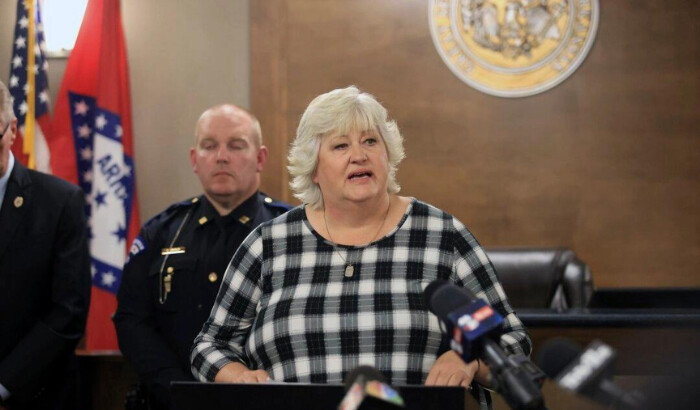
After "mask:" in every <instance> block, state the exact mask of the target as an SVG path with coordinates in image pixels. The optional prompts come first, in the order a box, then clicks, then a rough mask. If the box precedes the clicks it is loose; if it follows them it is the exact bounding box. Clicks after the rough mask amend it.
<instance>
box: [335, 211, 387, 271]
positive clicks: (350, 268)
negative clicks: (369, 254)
mask: <svg viewBox="0 0 700 410" xmlns="http://www.w3.org/2000/svg"><path fill="white" fill-rule="evenodd" d="M390 208H391V197H389V205H388V206H387V207H386V212H385V213H384V219H382V224H381V225H379V229H377V232H376V233H375V234H374V236H373V237H372V239H370V243H371V242H374V240H375V239H377V235H379V232H381V231H382V227H383V226H384V224H385V223H386V217H387V216H388V215H389V209H390ZM323 223H324V224H326V232H328V237H329V238H330V240H331V245H333V250H334V251H335V253H336V254H338V256H339V257H340V259H342V260H343V263H344V264H345V277H346V278H350V277H352V275H353V274H354V273H355V267H354V266H353V264H352V263H350V262H348V260H347V259H346V258H344V257H343V255H342V254H341V253H340V251H338V246H337V245H336V244H335V240H334V239H333V236H331V231H330V229H328V220H326V206H325V205H324V206H323Z"/></svg>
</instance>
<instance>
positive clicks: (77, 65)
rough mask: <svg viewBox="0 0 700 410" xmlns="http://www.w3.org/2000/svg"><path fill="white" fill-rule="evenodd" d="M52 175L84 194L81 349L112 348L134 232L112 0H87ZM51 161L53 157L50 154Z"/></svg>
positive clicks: (122, 74) (121, 51) (122, 55)
mask: <svg viewBox="0 0 700 410" xmlns="http://www.w3.org/2000/svg"><path fill="white" fill-rule="evenodd" d="M53 130H54V136H55V138H56V141H54V142H55V143H54V144H53V146H52V152H54V151H53V148H54V147H56V149H57V150H60V151H61V152H62V153H64V154H65V155H62V157H61V158H60V162H59V161H52V165H54V166H53V168H54V173H55V174H56V175H59V176H61V177H63V178H65V179H68V180H69V181H73V182H75V183H78V184H79V185H80V186H81V187H82V188H83V190H84V191H85V194H86V203H87V206H86V212H87V215H88V221H89V227H90V253H91V257H92V283H93V287H92V300H91V303H90V313H89V316H88V324H87V330H86V339H85V348H86V349H88V350H113V349H117V348H118V346H117V339H116V333H115V330H114V326H113V324H112V320H111V317H112V315H113V314H114V312H115V310H116V306H117V302H116V293H117V290H118V289H119V284H120V282H121V275H122V267H123V266H124V261H125V259H126V255H127V253H128V252H127V251H128V249H127V248H128V244H129V243H131V242H132V241H133V238H134V237H135V236H136V235H137V233H138V229H139V225H140V224H139V219H138V205H137V200H136V189H135V188H136V184H135V179H134V162H133V153H134V148H133V135H132V128H131V97H130V95H129V74H128V67H127V61H126V47H125V44H124V35H123V31H122V23H121V15H120V10H119V0H90V1H89V3H88V5H87V9H86V11H85V17H84V18H83V23H82V25H81V27H80V32H79V33H78V38H77V40H76V43H75V47H74V48H73V50H72V51H71V55H70V58H69V59H68V64H67V67H66V72H65V75H64V77H63V83H62V84H61V90H60V91H59V94H58V97H57V101H56V108H55V112H54V123H53ZM52 158H53V159H55V155H54V156H53V157H52Z"/></svg>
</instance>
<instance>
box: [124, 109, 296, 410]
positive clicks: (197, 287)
mask: <svg viewBox="0 0 700 410" xmlns="http://www.w3.org/2000/svg"><path fill="white" fill-rule="evenodd" d="M266 160H267V148H266V147H265V146H264V145H263V144H262V134H261V131H260V124H259V122H258V120H257V119H256V118H255V117H254V116H253V115H252V114H251V113H250V112H248V111H246V110H244V109H242V108H240V107H237V106H235V105H230V104H223V105H219V106H216V107H212V108H210V109H208V110H207V111H205V112H204V113H203V114H202V115H201V117H200V118H199V121H197V125H196V127H195V139H194V146H193V147H192V148H191V149H190V162H191V165H192V169H193V171H194V172H195V173H196V174H197V176H198V177H199V180H200V183H201V185H202V189H203V191H204V193H203V195H200V196H197V197H194V198H190V199H188V200H186V201H182V202H179V203H176V204H174V205H171V206H170V207H169V208H167V209H166V210H165V211H163V212H161V213H160V214H158V215H156V216H155V217H153V218H152V219H151V220H150V221H148V222H147V223H146V224H145V225H144V226H143V228H142V229H141V232H140V233H139V236H138V237H137V238H136V239H135V240H134V243H133V244H132V246H131V252H130V255H129V260H128V261H127V263H126V265H125V267H124V274H123V276H122V282H121V286H120V288H119V294H118V295H117V300H118V303H119V306H118V308H117V313H116V315H115V317H114V324H115V325H116V328H117V336H118V338H119V347H120V348H121V350H122V352H123V353H124V355H125V356H126V358H127V359H129V361H130V362H131V364H132V365H133V367H134V369H135V370H136V372H137V373H138V374H139V378H140V379H141V381H142V382H143V386H145V388H146V392H147V394H146V396H147V397H148V400H149V402H150V403H149V405H150V408H151V409H167V408H169V407H170V392H169V389H170V383H171V382H173V381H194V380H195V379H194V377H193V376H192V373H191V370H190V348H191V346H192V342H193V341H194V338H195V336H197V334H198V333H199V331H200V330H201V329H202V325H203V324H204V322H205V321H206V319H207V318H208V317H209V313H210V311H211V307H212V305H213V304H214V299H215V298H216V294H217V292H218V290H219V287H220V285H221V280H222V278H223V275H224V272H225V271H226V267H227V266H228V264H229V261H230V260H231V257H232V256H233V253H234V252H235V251H236V249H238V246H239V245H240V244H241V242H242V241H243V239H245V237H246V236H248V234H249V233H250V232H251V231H252V230H253V229H254V228H255V227H257V226H258V225H260V224H261V223H263V222H265V221H268V220H270V219H273V218H275V217H277V216H279V215H281V214H283V213H284V212H286V211H287V210H289V208H290V206H289V205H287V204H285V203H282V202H278V201H275V200H273V199H272V198H270V197H268V196H267V195H265V194H263V193H262V192H260V191H259V187H260V172H261V171H262V169H263V166H264V164H265V161H266ZM130 397H131V398H137V395H131V396H130ZM135 401H138V400H135ZM134 407H141V408H143V407H144V406H140V405H137V406H134Z"/></svg>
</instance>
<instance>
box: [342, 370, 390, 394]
mask: <svg viewBox="0 0 700 410" xmlns="http://www.w3.org/2000/svg"><path fill="white" fill-rule="evenodd" d="M360 376H362V378H363V379H364V383H367V382H369V381H372V380H376V381H378V382H381V383H385V382H386V378H385V377H384V375H383V374H382V372H380V371H379V370H377V369H375V368H374V367H372V366H366V365H363V366H358V367H356V368H355V369H353V370H352V371H351V372H350V373H348V374H347V376H345V381H344V382H343V383H344V384H345V391H348V389H350V387H351V386H352V385H353V384H354V383H355V381H357V379H358V378H359V377H360Z"/></svg>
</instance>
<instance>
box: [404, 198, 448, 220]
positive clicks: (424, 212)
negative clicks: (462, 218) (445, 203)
mask: <svg viewBox="0 0 700 410" xmlns="http://www.w3.org/2000/svg"><path fill="white" fill-rule="evenodd" d="M411 200H412V203H411V210H410V213H411V215H412V216H425V217H431V218H440V219H454V216H452V214H450V213H449V212H446V211H443V210H442V209H440V208H438V207H436V206H435V205H431V204H429V203H427V202H423V201H421V200H419V199H416V198H411Z"/></svg>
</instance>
